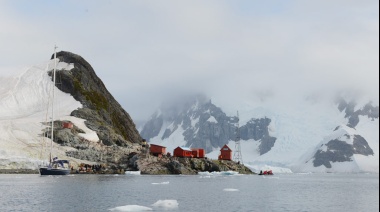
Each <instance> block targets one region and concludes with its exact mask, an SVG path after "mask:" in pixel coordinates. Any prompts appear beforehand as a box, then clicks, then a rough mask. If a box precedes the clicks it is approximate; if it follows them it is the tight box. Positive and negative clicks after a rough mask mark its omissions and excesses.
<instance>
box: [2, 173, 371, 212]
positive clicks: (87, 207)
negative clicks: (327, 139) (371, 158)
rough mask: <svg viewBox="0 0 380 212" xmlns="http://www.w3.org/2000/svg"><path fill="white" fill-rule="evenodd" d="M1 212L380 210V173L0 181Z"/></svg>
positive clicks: (13, 178) (28, 177)
mask: <svg viewBox="0 0 380 212" xmlns="http://www.w3.org/2000/svg"><path fill="white" fill-rule="evenodd" d="M0 211H52V212H53V211H186V212H193V211H194V212H195V211H211V212H212V211H227V212H229V211H231V212H232V211H342V212H343V211H345V212H346V211H366V212H371V211H379V175H378V174H364V173H361V174H333V173H326V174H312V173H303V174H275V175H272V176H259V175H237V174H231V173H227V174H223V173H219V174H217V173H210V174H209V173H202V174H200V175H193V176H184V175H176V176H173V175H165V176H164V175H161V176H147V175H139V174H126V175H87V174H78V175H69V176H39V175H11V174H2V175H0Z"/></svg>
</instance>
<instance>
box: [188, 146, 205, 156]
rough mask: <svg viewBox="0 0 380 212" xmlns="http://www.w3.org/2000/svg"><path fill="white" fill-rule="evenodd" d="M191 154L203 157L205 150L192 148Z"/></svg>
mask: <svg viewBox="0 0 380 212" xmlns="http://www.w3.org/2000/svg"><path fill="white" fill-rule="evenodd" d="M191 154H192V155H193V157H194V158H204V157H205V150H204V149H201V148H192V149H191Z"/></svg>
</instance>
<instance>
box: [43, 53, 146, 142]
mask: <svg viewBox="0 0 380 212" xmlns="http://www.w3.org/2000/svg"><path fill="white" fill-rule="evenodd" d="M53 58H54V55H53V56H52V59H53ZM57 58H58V59H59V60H60V61H62V62H66V63H72V64H73V65H74V68H73V69H71V70H69V71H67V70H57V72H56V74H57V75H56V79H57V87H58V88H59V89H60V90H62V91H63V92H65V93H70V94H71V95H72V96H73V97H74V98H75V100H77V101H79V102H80V103H81V104H82V105H83V108H79V109H77V110H75V111H73V112H72V113H71V115H72V116H75V117H78V118H82V119H85V120H87V121H86V122H85V124H86V126H87V127H88V128H89V129H91V130H93V131H96V132H97V134H98V137H99V138H100V140H102V142H103V143H104V144H106V145H108V146H110V145H117V146H129V145H131V144H132V143H141V142H142V138H141V136H140V134H139V132H138V131H137V129H136V126H135V124H134V122H133V121H132V119H131V117H130V116H129V114H128V113H127V112H126V111H125V110H124V109H123V108H122V107H121V106H120V104H119V103H118V102H117V101H116V100H115V99H114V97H113V96H112V95H111V94H110V93H109V92H108V90H107V89H106V87H105V85H104V84H103V82H102V81H101V80H100V79H99V77H98V76H97V75H96V73H95V71H94V70H93V68H92V67H91V65H90V64H89V63H88V62H87V61H86V60H84V59H83V58H82V57H81V56H79V55H76V54H73V53H71V52H65V51H61V52H58V53H57ZM50 75H51V73H50Z"/></svg>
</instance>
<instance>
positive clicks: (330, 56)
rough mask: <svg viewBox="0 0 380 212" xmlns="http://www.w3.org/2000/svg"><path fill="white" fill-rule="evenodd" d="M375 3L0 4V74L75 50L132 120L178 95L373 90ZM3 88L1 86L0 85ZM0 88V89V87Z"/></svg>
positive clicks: (13, 0) (65, 0)
mask: <svg viewBox="0 0 380 212" xmlns="http://www.w3.org/2000/svg"><path fill="white" fill-rule="evenodd" d="M378 8H379V1H377V0H363V1H353V0H345V1H343V0H334V1H327V0H311V1H303V0H299V1H297V0H290V1H280V0H276V1H275V0H270V1H258V0H236V1H228V0H206V1H204V0H202V1H201V0H191V1H175V0H158V1H148V0H139V1H131V0H128V1H123V0H119V1H117V0H107V1H106V0H80V1H77V0H75V1H74V0H56V1H43V0H33V1H30V0H0V26H1V27H0V49H1V50H0V58H1V59H0V77H1V76H9V75H12V74H14V73H17V72H19V71H20V70H22V69H23V67H28V66H32V65H35V64H39V63H42V62H45V61H46V60H49V59H50V57H51V55H52V54H53V50H54V45H57V46H58V51H69V52H72V53H75V54H78V55H80V56H82V57H83V58H84V59H85V60H87V61H88V62H89V63H90V64H91V65H92V67H93V68H94V70H95V72H96V73H97V75H98V76H99V77H100V78H101V80H102V81H103V82H104V84H105V85H106V87H107V89H108V90H109V91H110V92H111V94H112V95H113V96H114V97H115V99H116V100H117V101H118V102H119V103H120V104H121V105H122V107H123V108H124V109H125V110H126V111H127V112H128V113H129V114H130V115H131V117H132V119H134V120H135V121H138V120H146V119H148V118H149V117H150V115H151V114H152V113H153V112H154V110H156V109H157V107H158V106H159V105H160V104H161V103H162V102H163V101H167V100H169V99H171V98H180V97H181V96H184V95H185V94H191V93H195V92H204V93H206V94H207V95H208V96H210V97H215V98H218V97H219V98H224V99H227V100H231V101H235V102H236V101H237V102H238V101H241V100H242V99H244V98H250V97H251V96H252V95H257V94H263V93H264V94H265V93H272V92H274V93H276V92H282V93H283V94H284V93H287V94H290V95H295V93H296V92H297V91H305V90H313V89H320V88H324V89H327V90H329V89H330V88H333V89H340V88H345V87H351V88H359V89H362V90H363V91H364V92H367V93H369V94H371V95H372V96H373V97H374V98H377V102H378V96H379V9H378ZM0 86H1V85H0ZM0 90H1V88H0Z"/></svg>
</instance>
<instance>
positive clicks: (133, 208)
mask: <svg viewBox="0 0 380 212" xmlns="http://www.w3.org/2000/svg"><path fill="white" fill-rule="evenodd" d="M108 210H110V211H152V210H153V209H152V208H149V207H145V206H141V205H125V206H119V207H116V208H111V209H108Z"/></svg>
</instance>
